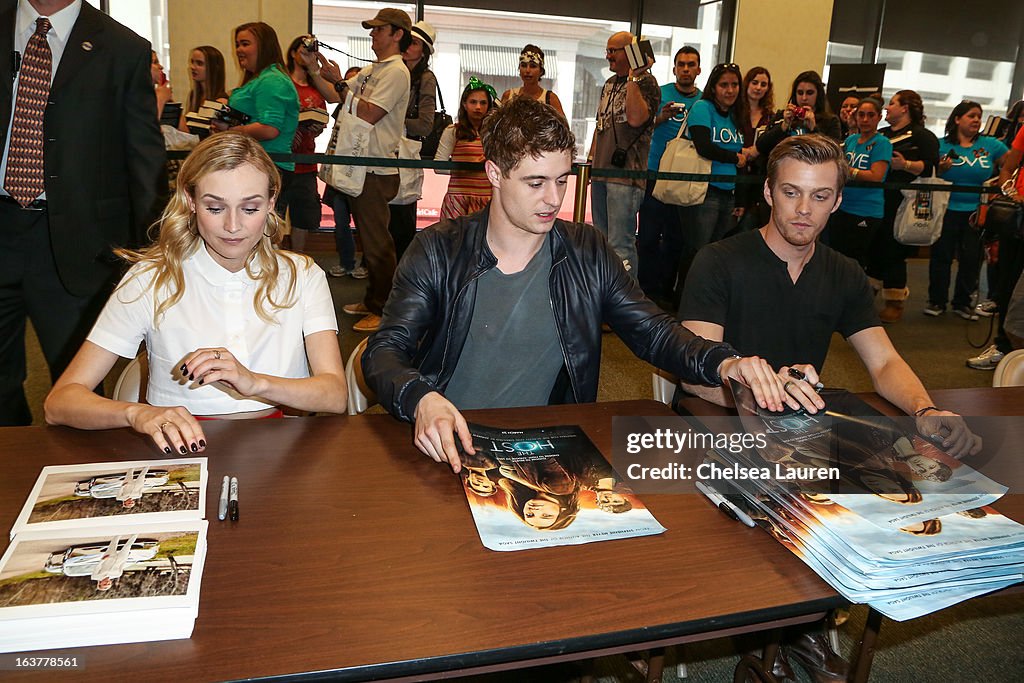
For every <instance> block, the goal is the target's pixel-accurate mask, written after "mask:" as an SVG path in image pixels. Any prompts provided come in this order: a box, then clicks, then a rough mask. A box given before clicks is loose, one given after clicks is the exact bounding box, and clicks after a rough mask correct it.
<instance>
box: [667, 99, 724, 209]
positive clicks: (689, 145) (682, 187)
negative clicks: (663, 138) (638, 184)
mask: <svg viewBox="0 0 1024 683" xmlns="http://www.w3.org/2000/svg"><path fill="white" fill-rule="evenodd" d="M687 119H689V113H687ZM686 125H687V122H686V120H685V119H684V120H683V123H682V124H681V125H680V126H679V132H678V133H676V136H675V137H674V138H672V139H671V140H669V141H668V144H666V145H665V153H664V154H662V155H661V162H660V163H659V164H658V172H659V173H704V174H707V173H710V172H711V159H705V158H704V157H702V156H701V155H700V154H698V153H697V148H696V147H694V146H693V140H690V139H689V138H685V137H683V134H684V133H685V132H686ZM707 193H708V181H706V180H665V179H662V178H658V180H657V182H655V184H654V198H655V199H657V200H658V201H660V202H662V203H664V204H675V205H676V206H696V205H698V204H703V203H704V197H705V196H706V195H707Z"/></svg>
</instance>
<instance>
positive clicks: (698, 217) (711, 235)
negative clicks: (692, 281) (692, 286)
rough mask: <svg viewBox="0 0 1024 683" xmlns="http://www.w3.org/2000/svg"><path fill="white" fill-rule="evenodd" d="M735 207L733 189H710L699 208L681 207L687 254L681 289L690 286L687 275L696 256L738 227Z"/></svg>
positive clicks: (682, 265) (682, 261) (683, 259)
mask: <svg viewBox="0 0 1024 683" xmlns="http://www.w3.org/2000/svg"><path fill="white" fill-rule="evenodd" d="M734 208H735V202H734V200H733V194H732V190H722V189H720V188H717V187H715V186H714V185H709V186H708V194H707V196H706V197H704V203H703V204H698V205H697V206H679V207H676V210H677V211H678V212H679V223H680V225H682V227H683V255H682V257H681V258H680V261H679V283H680V288H682V285H683V284H685V283H686V274H687V273H688V272H689V270H690V264H691V263H693V257H694V256H696V255H697V252H698V251H700V250H701V249H702V248H703V247H704V246H706V245H708V244H711V243H712V242H717V241H718V240H720V239H722V238H723V237H725V236H726V235H727V234H728V233H729V232H730V231H731V230H732V229H733V228H735V227H736V219H735V218H734V217H733V215H732V211H733V209H734Z"/></svg>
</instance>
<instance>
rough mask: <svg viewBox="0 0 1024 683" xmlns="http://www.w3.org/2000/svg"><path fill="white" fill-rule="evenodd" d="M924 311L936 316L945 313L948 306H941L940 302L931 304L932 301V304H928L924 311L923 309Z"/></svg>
mask: <svg viewBox="0 0 1024 683" xmlns="http://www.w3.org/2000/svg"><path fill="white" fill-rule="evenodd" d="M922 312H923V313H924V314H925V315H930V316H933V317H934V316H939V315H942V314H943V313H945V312H946V307H945V306H939V305H938V304H931V303H930V304H928V305H927V306H925V307H924V311H922Z"/></svg>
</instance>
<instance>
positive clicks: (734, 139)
mask: <svg viewBox="0 0 1024 683" xmlns="http://www.w3.org/2000/svg"><path fill="white" fill-rule="evenodd" d="M686 126H687V128H692V127H694V126H703V127H704V128H709V129H710V130H711V142H712V143H713V144H715V145H716V146H718V147H720V148H722V149H725V150H728V151H730V152H737V153H738V152H740V151H741V150H742V149H743V134H742V133H740V131H739V129H737V128H736V124H735V123H733V121H732V118H731V117H729V116H728V115H725V116H723V115H722V114H721V112H719V111H718V109H717V107H715V105H714V104H712V103H711V101H710V100H697V101H696V102H694V104H693V108H692V109H690V116H689V118H688V119H686ZM711 174H712V175H736V164H729V163H726V162H724V161H714V160H712V161H711ZM710 185H711V186H712V187H717V188H719V189H721V190H732V189H733V188H735V187H736V183H730V182H712V183H710Z"/></svg>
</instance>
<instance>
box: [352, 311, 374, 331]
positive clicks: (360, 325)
mask: <svg viewBox="0 0 1024 683" xmlns="http://www.w3.org/2000/svg"><path fill="white" fill-rule="evenodd" d="M352 329H353V330H355V331H356V332H376V331H377V330H379V329H380V316H379V315H374V314H373V313H368V314H367V315H366V316H365V317H364V318H363V319H362V320H360V321H359V322H357V323H356V324H355V325H353V326H352Z"/></svg>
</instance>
